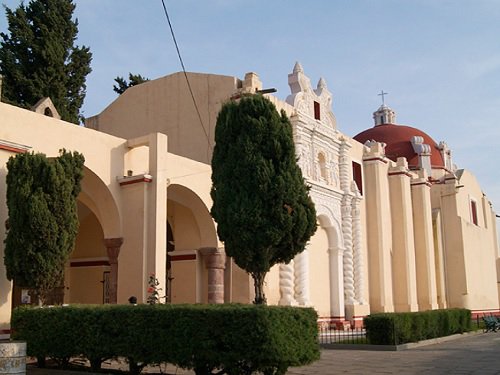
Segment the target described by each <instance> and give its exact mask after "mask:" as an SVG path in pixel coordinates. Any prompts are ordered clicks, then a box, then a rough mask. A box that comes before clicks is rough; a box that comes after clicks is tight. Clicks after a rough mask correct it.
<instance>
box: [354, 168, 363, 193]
mask: <svg viewBox="0 0 500 375" xmlns="http://www.w3.org/2000/svg"><path fill="white" fill-rule="evenodd" d="M352 179H353V180H354V182H355V183H356V185H357V186H358V189H359V192H360V193H361V195H363V175H362V173H361V164H359V163H356V162H355V161H353V162H352Z"/></svg>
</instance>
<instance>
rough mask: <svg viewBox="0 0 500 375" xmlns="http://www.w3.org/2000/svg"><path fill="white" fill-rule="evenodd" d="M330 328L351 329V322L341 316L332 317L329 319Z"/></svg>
mask: <svg viewBox="0 0 500 375" xmlns="http://www.w3.org/2000/svg"><path fill="white" fill-rule="evenodd" d="M330 328H332V329H338V330H341V331H346V330H348V329H351V322H349V321H348V320H346V319H345V317H343V316H341V317H334V318H332V319H331V320H330Z"/></svg>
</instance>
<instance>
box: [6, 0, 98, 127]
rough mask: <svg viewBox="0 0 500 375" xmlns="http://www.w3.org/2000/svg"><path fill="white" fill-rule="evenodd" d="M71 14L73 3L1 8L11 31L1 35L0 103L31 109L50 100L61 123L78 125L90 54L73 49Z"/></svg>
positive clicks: (45, 0) (47, 0)
mask: <svg viewBox="0 0 500 375" xmlns="http://www.w3.org/2000/svg"><path fill="white" fill-rule="evenodd" d="M74 10H75V5H74V4H73V1H72V0H31V1H30V2H29V4H28V5H27V6H26V5H24V3H21V5H19V7H18V8H17V9H15V10H12V9H9V8H7V7H5V11H6V15H7V22H8V24H9V27H8V30H9V32H8V34H5V33H0V40H1V43H0V74H1V75H3V87H2V91H3V92H2V101H4V102H7V103H11V104H14V105H18V106H20V107H23V108H30V107H32V106H33V105H35V104H36V103H37V102H38V101H39V100H40V99H42V98H44V97H50V98H51V99H52V102H53V103H54V105H55V107H56V109H57V111H58V112H59V114H60V115H61V118H62V119H63V120H66V121H69V122H73V123H79V122H80V120H81V119H82V116H81V114H80V108H81V107H82V105H83V100H84V98H85V89H86V85H85V80H86V77H87V75H88V74H89V73H90V72H91V68H90V61H91V59H92V54H91V53H90V50H89V48H88V47H76V46H75V45H74V43H75V40H76V36H77V33H78V21H77V20H72V15H73V12H74Z"/></svg>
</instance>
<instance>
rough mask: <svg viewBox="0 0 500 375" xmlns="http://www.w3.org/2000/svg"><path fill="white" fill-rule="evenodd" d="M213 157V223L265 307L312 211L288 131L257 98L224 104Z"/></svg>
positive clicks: (308, 232)
mask: <svg viewBox="0 0 500 375" xmlns="http://www.w3.org/2000/svg"><path fill="white" fill-rule="evenodd" d="M215 142H216V144H215V148H214V153H213V158H212V183H213V186H212V191H211V195H212V199H213V202H214V203H213V207H212V210H211V213H212V216H213V217H214V219H215V220H216V221H217V232H218V234H219V238H220V239H221V240H222V241H224V245H225V249H226V253H227V255H229V256H231V257H233V259H234V261H235V263H236V264H237V265H238V266H239V267H241V268H242V269H244V270H245V271H247V272H248V273H249V274H250V275H251V276H252V277H253V279H254V285H255V303H256V304H265V303H266V298H265V296H264V291H263V285H264V278H265V276H266V273H267V272H268V271H269V270H270V268H271V267H272V266H273V265H275V264H277V263H288V262H290V261H291V260H292V259H293V258H294V257H295V255H297V254H298V253H300V252H301V251H303V250H304V247H305V245H306V242H307V241H308V240H309V238H310V237H311V236H312V235H313V234H314V232H315V230H316V211H315V209H314V204H313V202H312V200H311V198H310V197H309V194H308V187H307V186H306V184H305V182H304V179H303V177H302V173H301V170H300V168H299V166H298V165H297V160H296V156H295V146H294V143H293V136H292V126H291V124H290V121H289V120H288V118H287V116H286V114H285V113H284V112H283V111H282V112H281V115H280V114H279V113H278V112H277V110H276V107H275V106H274V104H272V103H271V102H270V101H269V100H268V99H266V98H264V97H263V96H261V95H252V96H248V97H244V98H243V99H241V101H240V102H234V101H231V102H228V103H226V104H225V105H223V107H222V109H221V111H220V112H219V115H218V118H217V125H216V128H215Z"/></svg>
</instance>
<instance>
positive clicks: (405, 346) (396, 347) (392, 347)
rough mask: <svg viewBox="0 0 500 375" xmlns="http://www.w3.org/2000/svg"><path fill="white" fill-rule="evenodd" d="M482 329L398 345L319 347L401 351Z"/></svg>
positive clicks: (457, 337) (472, 334) (463, 335)
mask: <svg viewBox="0 0 500 375" xmlns="http://www.w3.org/2000/svg"><path fill="white" fill-rule="evenodd" d="M483 333H484V332H482V331H473V332H465V333H457V334H454V335H450V336H444V337H436V338H434V339H429V340H422V341H418V342H409V343H407V344H400V345H369V344H320V346H321V349H325V350H371V351H393V352H397V351H401V350H409V349H416V348H420V347H421V346H427V345H434V344H440V343H443V342H447V341H452V340H456V339H459V338H463V337H467V336H476V335H480V334H483Z"/></svg>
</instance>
